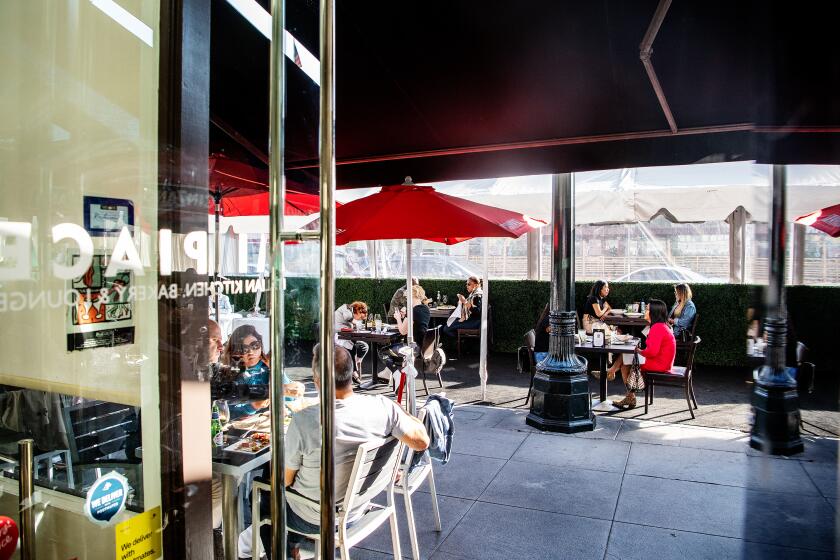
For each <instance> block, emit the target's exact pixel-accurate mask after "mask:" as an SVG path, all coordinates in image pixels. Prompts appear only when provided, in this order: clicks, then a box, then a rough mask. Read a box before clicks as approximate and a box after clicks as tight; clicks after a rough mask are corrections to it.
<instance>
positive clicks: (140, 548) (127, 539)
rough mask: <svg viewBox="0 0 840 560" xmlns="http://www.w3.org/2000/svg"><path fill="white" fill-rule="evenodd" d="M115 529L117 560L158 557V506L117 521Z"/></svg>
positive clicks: (140, 559)
mask: <svg viewBox="0 0 840 560" xmlns="http://www.w3.org/2000/svg"><path fill="white" fill-rule="evenodd" d="M115 531H116V543H117V551H116V552H117V554H116V558H117V560H156V559H157V558H160V556H161V545H160V506H158V507H156V508H154V509H150V510H149V511H147V512H144V513H141V514H139V515H135V516H134V517H132V518H131V519H127V520H125V521H123V522H122V523H118V524H117V526H116V528H115Z"/></svg>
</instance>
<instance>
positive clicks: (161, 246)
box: [158, 229, 172, 276]
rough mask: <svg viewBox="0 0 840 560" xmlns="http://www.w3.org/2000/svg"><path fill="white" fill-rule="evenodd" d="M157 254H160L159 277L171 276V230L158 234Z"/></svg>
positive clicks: (163, 230)
mask: <svg viewBox="0 0 840 560" xmlns="http://www.w3.org/2000/svg"><path fill="white" fill-rule="evenodd" d="M158 253H159V254H160V275H161V276H169V275H170V274H172V230H171V229H162V230H160V231H159V232H158Z"/></svg>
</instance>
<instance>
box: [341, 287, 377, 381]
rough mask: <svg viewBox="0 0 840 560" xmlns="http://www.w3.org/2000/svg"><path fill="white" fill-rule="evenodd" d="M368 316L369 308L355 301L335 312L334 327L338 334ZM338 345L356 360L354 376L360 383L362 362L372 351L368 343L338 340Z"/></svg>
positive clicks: (354, 379)
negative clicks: (369, 351)
mask: <svg viewBox="0 0 840 560" xmlns="http://www.w3.org/2000/svg"><path fill="white" fill-rule="evenodd" d="M367 316H368V306H367V304H366V303H365V302H363V301H354V302H353V303H345V304H343V305H341V306H339V308H338V309H336V310H335V314H334V325H335V330H336V332H338V331H340V330H341V329H352V328H353V321H364V320H365V319H366V318H367ZM336 343H337V344H339V345H340V346H343V347H344V348H346V349H347V350H348V351H349V352H350V354H351V355H352V356H353V359H354V362H353V363H354V367H355V370H354V371H355V373H354V374H353V381H354V382H355V383H359V382H360V381H361V377H360V373H361V371H362V360H364V359H365V356H366V355H367V353H368V350H370V347H369V346H368V344H367V342H362V341H361V340H357V341H356V342H353V341H351V340H338V338H336Z"/></svg>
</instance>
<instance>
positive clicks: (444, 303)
mask: <svg viewBox="0 0 840 560" xmlns="http://www.w3.org/2000/svg"><path fill="white" fill-rule="evenodd" d="M440 299H441V301H442V302H443V305H446V301H447V299H448V298H447V297H446V294H443V295H442V296H440Z"/></svg>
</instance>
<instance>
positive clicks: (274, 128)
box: [260, 0, 286, 558]
mask: <svg viewBox="0 0 840 560" xmlns="http://www.w3.org/2000/svg"><path fill="white" fill-rule="evenodd" d="M285 17H286V5H285V0H272V1H271V36H272V38H273V40H272V41H271V55H270V62H269V66H270V70H269V76H270V77H269V140H268V144H269V146H268V149H269V158H270V159H269V166H268V181H269V201H270V209H269V213H270V217H269V224H270V226H269V231H270V235H271V239H270V248H271V255H272V258H271V275H270V276H269V278H270V286H269V290H268V291H269V293H270V294H271V297H270V302H269V305H270V307H269V314H268V316H269V328H270V332H271V334H270V337H271V355H270V357H269V362H270V363H269V367H270V369H271V402H272V403H273V405H274V406H272V407H271V442H272V445H271V550H272V554H273V555H274V557H275V558H284V557H285V555H286V486H285V483H284V481H285V476H284V473H285V465H286V458H285V453H284V447H285V440H286V438H285V432H284V429H283V424H284V422H283V416H284V415H285V412H286V411H285V408H286V407H285V406H284V399H283V361H284V360H283V358H284V342H285V340H284V339H285V336H284V332H283V328H284V326H285V309H284V298H283V242H282V241H281V240H280V238H281V233H282V231H283V209H284V207H285V200H286V192H285V181H284V180H283V164H284V153H283V152H284V148H285V146H284V143H285V132H286V60H285V59H286V57H285V53H284V52H283V51H284V48H283V47H284V41H283V29H284V27H285ZM260 277H261V278H262V272H260Z"/></svg>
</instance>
